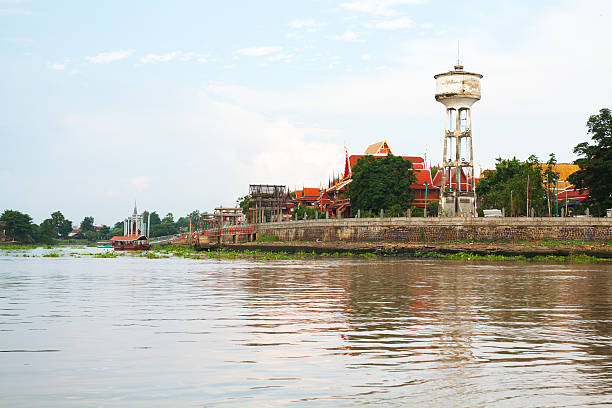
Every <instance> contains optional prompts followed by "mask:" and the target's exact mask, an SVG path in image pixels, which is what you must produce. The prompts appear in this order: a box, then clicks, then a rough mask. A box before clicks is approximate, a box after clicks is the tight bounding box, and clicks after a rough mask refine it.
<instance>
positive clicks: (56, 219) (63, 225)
mask: <svg viewBox="0 0 612 408" xmlns="http://www.w3.org/2000/svg"><path fill="white" fill-rule="evenodd" d="M51 222H52V223H53V227H54V228H55V230H56V232H57V233H58V234H60V235H61V236H62V237H66V236H67V235H68V234H69V233H70V231H72V221H70V220H67V219H66V218H64V214H62V213H61V211H55V212H54V213H52V214H51Z"/></svg>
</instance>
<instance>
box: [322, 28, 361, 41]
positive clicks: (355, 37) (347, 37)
mask: <svg viewBox="0 0 612 408" xmlns="http://www.w3.org/2000/svg"><path fill="white" fill-rule="evenodd" d="M329 38H331V39H332V40H336V41H346V42H363V40H362V39H361V38H360V37H359V34H356V33H354V32H352V31H350V30H349V31H345V32H344V34H341V35H331V36H330V37H329Z"/></svg>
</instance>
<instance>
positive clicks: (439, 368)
mask: <svg viewBox="0 0 612 408" xmlns="http://www.w3.org/2000/svg"><path fill="white" fill-rule="evenodd" d="M50 251H51V250H45V249H37V250H30V251H12V252H9V253H6V252H4V253H3V252H2V251H0V406H2V407H4V406H6V407H203V406H204V407H206V406H220V407H225V406H227V407H275V406H297V407H299V406H330V407H336V406H363V405H371V406H397V407H405V406H419V407H427V406H430V407H447V406H465V407H478V406H482V407H491V406H499V407H524V406H538V407H548V406H550V407H569V406H587V405H589V406H609V405H610V404H612V308H611V307H612V266H611V265H602V264H559V265H556V264H532V263H512V262H503V263H482V262H479V263H466V262H450V261H428V260H406V259H376V260H365V259H329V258H321V259H314V260H300V261H266V262H262V261H248V260H193V259H183V258H176V257H173V258H168V259H146V258H140V257H133V256H122V257H118V258H110V259H100V258H94V257H91V256H88V255H84V254H85V253H91V252H94V250H92V249H90V248H87V249H65V250H63V253H62V256H60V257H58V258H46V257H45V258H43V257H40V255H41V254H43V253H45V252H50ZM54 251H55V252H57V250H54ZM97 251H99V250H97ZM70 252H73V254H72V256H70V255H69V253H70ZM24 253H25V254H28V255H38V256H37V257H23V256H22V255H23V254H24ZM76 254H83V256H82V257H76V256H77V255H76Z"/></svg>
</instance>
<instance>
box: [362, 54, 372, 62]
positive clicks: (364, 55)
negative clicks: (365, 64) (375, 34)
mask: <svg viewBox="0 0 612 408" xmlns="http://www.w3.org/2000/svg"><path fill="white" fill-rule="evenodd" d="M361 59H362V60H364V61H369V60H371V59H372V56H371V55H370V54H363V55H362V56H361Z"/></svg>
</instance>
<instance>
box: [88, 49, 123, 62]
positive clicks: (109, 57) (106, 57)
mask: <svg viewBox="0 0 612 408" xmlns="http://www.w3.org/2000/svg"><path fill="white" fill-rule="evenodd" d="M133 53H134V50H118V51H109V52H103V53H100V54H98V55H95V56H93V57H85V59H86V60H87V61H89V62H92V63H94V64H106V63H109V62H114V61H119V60H122V59H125V58H127V57H129V56H130V55H132V54H133Z"/></svg>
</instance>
